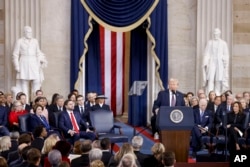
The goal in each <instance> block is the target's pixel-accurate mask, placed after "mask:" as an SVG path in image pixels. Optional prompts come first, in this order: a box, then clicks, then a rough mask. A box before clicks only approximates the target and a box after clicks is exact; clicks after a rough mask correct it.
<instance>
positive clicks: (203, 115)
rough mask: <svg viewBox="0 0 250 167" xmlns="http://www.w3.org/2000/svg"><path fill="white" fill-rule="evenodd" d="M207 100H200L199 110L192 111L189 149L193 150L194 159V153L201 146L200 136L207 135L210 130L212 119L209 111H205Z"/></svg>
mask: <svg viewBox="0 0 250 167" xmlns="http://www.w3.org/2000/svg"><path fill="white" fill-rule="evenodd" d="M206 108H207V100H206V99H201V100H200V101H199V108H198V109H194V124H195V125H194V127H193V129H192V131H191V135H192V139H191V147H192V149H193V157H196V152H197V151H199V150H200V149H201V148H202V146H203V141H202V136H203V135H207V132H208V131H209V130H210V129H211V127H212V123H213V119H212V115H211V111H210V110H206Z"/></svg>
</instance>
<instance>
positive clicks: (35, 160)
mask: <svg viewBox="0 0 250 167" xmlns="http://www.w3.org/2000/svg"><path fill="white" fill-rule="evenodd" d="M27 161H28V163H29V166H28V167H39V166H40V161H41V152H40V151H39V150H38V149H36V148H31V149H30V150H29V151H28V153H27Z"/></svg>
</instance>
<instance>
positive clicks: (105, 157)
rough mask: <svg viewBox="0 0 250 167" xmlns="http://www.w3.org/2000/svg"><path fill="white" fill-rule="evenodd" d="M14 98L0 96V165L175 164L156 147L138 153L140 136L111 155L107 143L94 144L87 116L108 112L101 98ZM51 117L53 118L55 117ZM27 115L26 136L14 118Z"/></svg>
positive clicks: (75, 93)
mask: <svg viewBox="0 0 250 167" xmlns="http://www.w3.org/2000/svg"><path fill="white" fill-rule="evenodd" d="M15 98H16V99H15V100H13V97H12V95H11V94H4V93H3V92H0V164H3V165H1V166H9V167H11V166H13V167H26V166H41V167H59V166H61V167H64V166H65V167H66V166H72V167H77V166H86V167H89V166H90V167H97V166H98V167H102V166H103V167H104V166H105V167H117V166H119V167H144V166H145V167H152V166H162V167H164V166H173V165H174V163H175V154H174V153H173V152H169V151H165V148H164V146H163V144H161V143H155V145H153V147H152V154H150V155H147V154H143V153H141V152H140V148H141V147H142V145H143V138H142V137H141V136H134V138H133V139H132V141H131V142H130V143H123V144H122V146H121V147H120V149H119V150H118V151H117V152H116V153H113V152H112V150H111V143H110V139H109V138H104V139H101V140H99V139H98V136H97V135H96V134H95V128H94V127H92V125H91V120H90V117H89V115H90V114H89V113H90V112H92V111H95V110H99V109H102V110H109V111H111V110H110V107H109V105H107V104H105V99H106V98H107V97H105V96H104V95H97V94H96V93H95V92H89V93H88V94H87V98H86V99H87V100H86V101H85V98H84V96H83V95H80V94H79V93H78V91H77V90H73V91H72V92H71V93H70V94H69V95H68V97H67V99H64V97H63V96H61V95H60V94H57V93H55V94H54V95H53V96H52V99H51V104H48V100H47V98H46V97H45V96H44V95H43V91H42V90H37V91H36V97H35V98H34V100H33V101H32V102H30V103H28V102H27V98H26V95H25V93H23V92H20V93H18V94H17V96H16V97H15ZM53 113H59V117H58V118H55V115H54V114H53ZM27 114H28V115H29V119H28V121H27V122H28V123H27V125H28V131H27V132H21V131H20V122H19V117H21V116H23V115H27ZM56 119H58V120H57V121H56Z"/></svg>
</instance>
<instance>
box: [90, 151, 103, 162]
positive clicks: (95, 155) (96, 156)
mask: <svg viewBox="0 0 250 167" xmlns="http://www.w3.org/2000/svg"><path fill="white" fill-rule="evenodd" d="M101 159H102V150H101V149H99V148H93V149H92V150H90V152H89V161H90V162H93V161H94V160H101Z"/></svg>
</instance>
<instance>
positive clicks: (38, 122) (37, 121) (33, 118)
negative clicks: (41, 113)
mask: <svg viewBox="0 0 250 167" xmlns="http://www.w3.org/2000/svg"><path fill="white" fill-rule="evenodd" d="M47 123H48V122H47ZM48 124H49V123H48ZM40 125H42V126H43V127H45V128H46V130H47V131H48V130H50V129H51V128H50V126H49V127H46V125H45V124H44V123H43V122H42V121H41V119H40V118H39V117H38V116H37V115H36V114H31V115H30V131H31V132H33V131H34V129H35V128H36V127H37V126H40Z"/></svg>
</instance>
